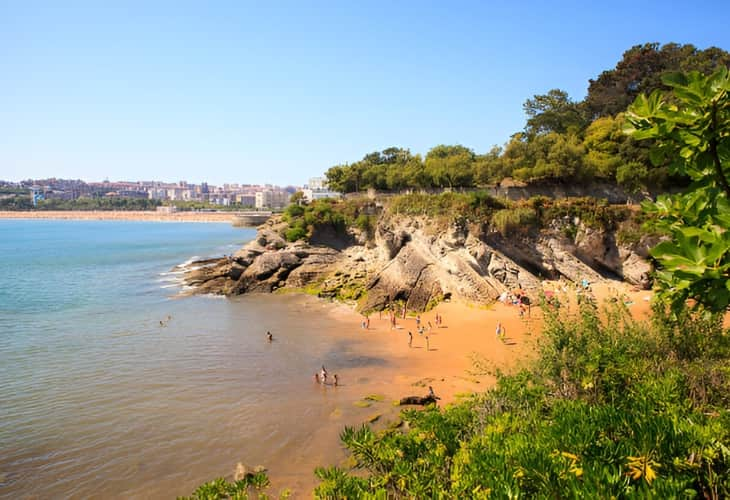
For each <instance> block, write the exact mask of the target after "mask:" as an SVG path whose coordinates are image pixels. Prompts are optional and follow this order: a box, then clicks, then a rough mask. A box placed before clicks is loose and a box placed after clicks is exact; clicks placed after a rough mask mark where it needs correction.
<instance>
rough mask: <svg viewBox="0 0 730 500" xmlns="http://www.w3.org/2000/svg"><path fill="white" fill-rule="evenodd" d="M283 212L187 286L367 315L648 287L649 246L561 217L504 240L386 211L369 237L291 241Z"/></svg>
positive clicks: (323, 235) (202, 266)
mask: <svg viewBox="0 0 730 500" xmlns="http://www.w3.org/2000/svg"><path fill="white" fill-rule="evenodd" d="M284 227H285V225H284V224H283V223H282V222H281V220H280V219H278V218H273V219H271V220H269V221H268V222H267V223H266V224H264V225H263V226H261V227H260V228H259V231H258V234H257V237H256V239H254V240H253V241H251V242H250V243H248V244H247V245H246V246H245V247H243V248H242V249H241V250H239V251H238V252H236V253H235V254H234V255H233V256H231V257H227V258H222V259H213V260H209V261H202V262H195V263H193V264H192V265H191V270H189V271H188V272H187V273H186V276H185V281H186V284H187V285H189V286H191V287H192V288H193V290H195V292H196V293H215V294H223V295H237V294H243V293H251V292H273V291H275V290H279V289H299V290H307V291H310V292H312V293H317V294H318V295H320V296H322V297H331V298H338V299H342V300H355V301H357V304H358V308H359V309H360V310H363V311H368V310H373V309H380V308H383V307H385V306H386V305H387V304H389V303H391V302H393V301H402V302H404V303H405V304H406V306H407V308H408V309H409V310H413V311H422V310H424V309H426V308H428V306H429V305H430V304H434V303H436V302H438V301H440V300H443V299H445V298H453V299H457V300H462V301H466V302H471V303H477V304H482V303H489V302H492V301H494V300H495V299H496V298H497V297H498V296H499V295H500V294H501V293H502V292H503V291H510V290H514V289H516V288H522V289H523V290H525V291H527V293H528V294H532V295H537V291H538V290H539V287H540V285H539V282H540V280H541V279H558V278H561V277H562V278H565V279H568V280H570V281H574V282H578V281H580V280H582V279H587V280H589V281H591V282H598V281H602V280H607V279H619V280H625V281H627V282H629V283H631V284H634V285H637V286H641V287H643V288H648V287H649V285H650V282H649V271H650V264H649V262H648V261H647V259H646V256H647V253H646V252H647V250H648V248H649V245H650V244H651V243H652V242H647V241H640V242H639V243H637V244H634V245H632V246H621V245H618V244H617V243H616V238H615V235H614V234H612V233H609V232H603V231H598V230H593V229H589V228H585V227H583V226H582V225H580V224H579V225H578V233H577V235H576V236H575V237H574V238H569V237H568V236H566V235H565V234H564V231H561V228H560V224H559V223H556V224H555V225H553V226H551V227H550V228H548V229H544V230H542V231H540V232H536V233H533V234H514V235H509V236H508V237H504V236H502V235H500V234H499V233H495V232H490V231H489V230H487V229H485V228H483V227H480V226H478V225H473V226H467V225H461V226H459V225H451V226H448V227H436V226H435V225H434V223H433V222H430V221H429V220H427V219H424V218H418V217H386V216H381V217H380V219H379V222H378V224H377V225H376V227H375V228H374V231H373V234H372V235H370V237H368V236H366V235H365V234H364V233H362V232H360V231H359V230H357V229H350V230H348V232H347V233H346V234H340V235H338V234H336V233H334V232H333V231H331V230H329V231H320V232H316V233H315V234H314V235H313V237H312V238H311V240H310V241H311V243H309V244H307V243H302V242H296V243H287V242H286V241H285V240H284V239H283V238H282V236H281V233H282V230H283V229H284Z"/></svg>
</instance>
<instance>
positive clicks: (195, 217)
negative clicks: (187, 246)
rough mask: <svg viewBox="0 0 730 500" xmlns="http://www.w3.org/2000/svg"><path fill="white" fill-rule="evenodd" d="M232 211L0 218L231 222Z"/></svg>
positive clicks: (2, 215) (5, 215)
mask: <svg viewBox="0 0 730 500" xmlns="http://www.w3.org/2000/svg"><path fill="white" fill-rule="evenodd" d="M235 215H236V214H235V213H234V212H174V213H169V214H168V213H164V212H155V211H141V210H130V211H121V210H88V211H86V210H48V211H41V210H38V211H17V212H16V211H0V219H61V220H64V219H65V220H133V221H149V222H225V223H229V224H230V223H231V222H232V221H233V218H234V217H235Z"/></svg>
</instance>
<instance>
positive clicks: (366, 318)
mask: <svg viewBox="0 0 730 500" xmlns="http://www.w3.org/2000/svg"><path fill="white" fill-rule="evenodd" d="M365 329H366V330H370V316H365Z"/></svg>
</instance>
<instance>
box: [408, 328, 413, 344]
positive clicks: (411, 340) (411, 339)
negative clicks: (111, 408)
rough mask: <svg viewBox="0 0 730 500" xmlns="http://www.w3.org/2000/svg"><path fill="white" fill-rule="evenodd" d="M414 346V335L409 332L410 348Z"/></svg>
mask: <svg viewBox="0 0 730 500" xmlns="http://www.w3.org/2000/svg"><path fill="white" fill-rule="evenodd" d="M412 344H413V334H412V333H411V332H408V347H411V345H412Z"/></svg>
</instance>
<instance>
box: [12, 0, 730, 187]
mask: <svg viewBox="0 0 730 500" xmlns="http://www.w3.org/2000/svg"><path fill="white" fill-rule="evenodd" d="M728 19H730V3H728V2H721V1H706V2H700V3H698V4H697V5H688V6H687V7H685V8H681V9H680V8H673V7H672V6H671V5H668V4H667V3H666V2H658V1H649V2H626V1H619V2H612V3H603V4H590V5H588V4H585V3H583V2H580V3H578V2H560V3H558V4H556V3H555V2H552V3H551V2H547V3H546V2H529V1H528V2H519V3H514V2H513V3H504V4H502V3H496V2H476V1H475V2H468V1H467V2H459V3H447V2H443V3H430V2H420V1H419V2H416V1H412V2H398V3H396V4H393V3H391V2H366V3H359V4H358V3H354V2H342V3H323V2H316V3H306V4H304V3H301V2H277V3H275V4H266V3H256V2H238V1H236V2H233V1H218V2H213V3H205V4H195V3H185V2H182V3H181V2H172V1H166V0H163V1H159V2H154V3H152V4H150V3H148V2H141V1H135V0H133V1H131V2H124V3H119V4H116V5H113V4H109V3H106V2H89V1H83V0H82V1H79V2H64V3H63V4H61V3H57V2H50V1H48V2H43V1H41V2H21V1H8V2H3V4H2V6H0V43H1V44H2V47H3V55H2V57H0V72H2V74H3V78H2V79H0V95H2V96H3V97H2V98H1V99H0V178H2V179H7V180H11V181H18V180H22V179H27V178H48V177H58V178H64V179H81V180H84V181H85V182H99V181H101V180H103V179H105V178H108V179H109V180H111V181H123V180H128V179H164V180H169V182H176V181H178V180H182V179H185V180H187V181H188V182H191V183H196V184H199V183H201V182H208V183H210V184H214V185H221V184H223V183H226V182H228V183H244V182H245V183H253V184H265V183H271V184H275V185H280V186H286V185H302V184H305V183H306V180H307V179H308V178H310V177H314V176H320V175H322V174H323V173H324V172H325V171H326V169H327V168H329V167H331V166H333V165H335V164H340V163H346V162H353V161H357V160H359V159H360V158H362V157H363V156H364V155H365V154H367V153H369V152H372V151H376V150H382V149H384V148H387V147H390V146H399V147H404V148H408V149H410V150H411V151H412V152H413V153H414V154H415V153H419V154H425V153H426V152H427V151H428V150H429V149H430V148H431V147H433V146H435V145H437V144H441V143H444V144H462V145H464V146H467V147H469V148H472V149H474V150H475V151H477V152H480V153H483V152H486V151H488V150H489V149H490V148H491V147H492V146H493V145H495V144H496V145H502V144H504V142H505V141H507V140H508V138H509V136H510V135H512V134H513V133H515V132H518V131H520V130H521V129H522V128H523V126H524V121H525V117H524V113H523V109H522V104H523V103H524V102H525V100H526V99H528V98H530V97H532V96H533V95H535V94H542V93H545V92H547V91H548V90H550V89H553V88H561V89H564V90H566V91H567V92H568V93H569V94H570V96H571V97H572V98H573V99H577V100H580V99H582V98H583V97H584V96H585V93H586V89H587V86H588V80H589V79H591V78H596V77H597V76H598V75H599V74H600V72H602V71H604V70H607V69H610V68H612V67H614V66H615V64H616V63H617V62H618V61H619V59H620V58H621V54H622V53H623V52H624V51H626V50H627V49H629V48H630V47H631V46H633V45H637V44H642V43H645V42H659V43H668V42H677V43H692V44H694V45H696V46H697V47H699V48H707V47H709V46H717V47H720V48H723V49H726V50H728V49H730V32H729V31H728V30H727V27H726V23H727V20H728Z"/></svg>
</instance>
